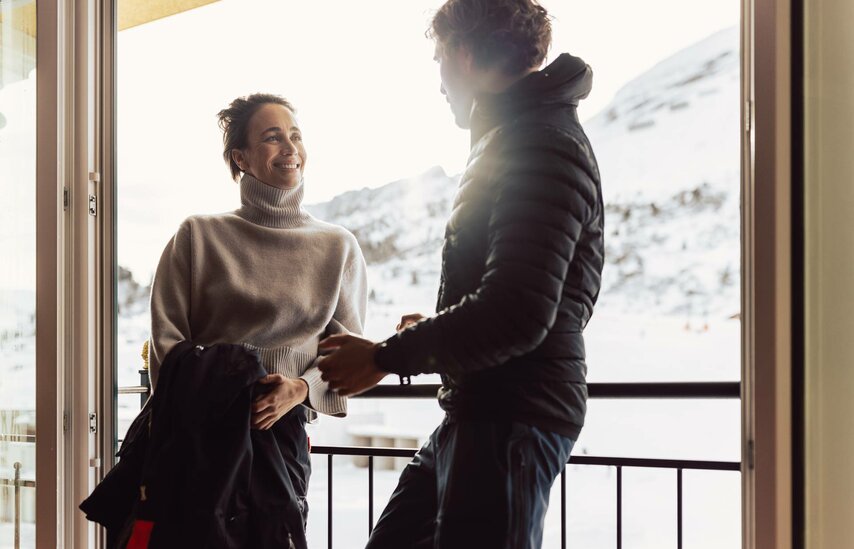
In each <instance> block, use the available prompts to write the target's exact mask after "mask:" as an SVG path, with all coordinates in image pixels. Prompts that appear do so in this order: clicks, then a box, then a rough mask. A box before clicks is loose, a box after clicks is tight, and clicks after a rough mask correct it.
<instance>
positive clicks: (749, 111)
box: [744, 101, 753, 133]
mask: <svg viewBox="0 0 854 549" xmlns="http://www.w3.org/2000/svg"><path fill="white" fill-rule="evenodd" d="M751 124H753V101H745V102H744V131H745V133H750V130H751V129H752V128H751Z"/></svg>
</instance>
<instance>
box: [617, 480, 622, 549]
mask: <svg viewBox="0 0 854 549" xmlns="http://www.w3.org/2000/svg"><path fill="white" fill-rule="evenodd" d="M622 547H623V468H622V466H620V465H617V549H622Z"/></svg>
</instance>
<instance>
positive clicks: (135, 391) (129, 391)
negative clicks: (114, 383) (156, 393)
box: [119, 385, 148, 395]
mask: <svg viewBox="0 0 854 549" xmlns="http://www.w3.org/2000/svg"><path fill="white" fill-rule="evenodd" d="M119 394H120V395H147V394H148V387H146V386H145V385H129V386H127V387H119Z"/></svg>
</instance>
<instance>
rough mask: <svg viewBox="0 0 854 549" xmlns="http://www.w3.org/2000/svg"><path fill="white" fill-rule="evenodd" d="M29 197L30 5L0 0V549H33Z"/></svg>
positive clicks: (32, 106) (32, 167) (32, 220)
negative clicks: (0, 201)
mask: <svg viewBox="0 0 854 549" xmlns="http://www.w3.org/2000/svg"><path fill="white" fill-rule="evenodd" d="M35 192H36V6H35V2H34V1H23V2H9V1H0V196H2V197H3V201H4V205H5V207H4V209H3V210H4V211H3V215H0V257H2V258H3V260H2V261H0V548H6V547H8V548H12V547H18V546H17V545H16V543H17V542H19V543H20V547H35V521H36V516H35V515H36V513H35V511H36V508H35V501H36V498H35V478H36V476H35V473H36V471H35V468H36V445H35V435H36V415H35V403H36V377H35V373H36V368H35V362H36V354H35V343H36V323H35V318H36V276H35V269H36V194H35ZM16 540H17V541H16Z"/></svg>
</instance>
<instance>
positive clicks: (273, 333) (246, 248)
mask: <svg viewBox="0 0 854 549" xmlns="http://www.w3.org/2000/svg"><path fill="white" fill-rule="evenodd" d="M294 113H295V111H294V108H293V107H292V106H291V104H290V103H288V102H287V101H286V100H284V99H283V98H281V97H278V96H275V95H269V94H254V95H250V96H248V97H245V98H238V99H235V100H234V101H232V102H231V104H230V105H229V106H228V108H226V109H223V110H222V111H220V112H219V115H218V118H219V125H220V128H221V129H222V131H223V144H224V151H223V157H224V159H225V161H226V163H227V164H228V165H229V167H230V169H231V174H232V177H233V178H234V179H235V180H238V179H239V183H240V198H241V204H242V206H241V207H240V208H238V209H237V210H235V211H233V212H229V213H225V214H216V215H194V216H191V217H189V218H188V219H186V220H185V221H184V222H183V223H182V224H181V226H180V228H179V229H178V232H177V233H176V234H175V236H174V237H173V238H172V240H171V241H170V242H169V244H168V245H167V246H166V249H165V250H164V252H163V255H162V257H161V259H160V263H159V265H158V267H157V272H156V274H155V277H154V282H153V285H152V291H151V321H152V326H151V334H152V338H151V341H152V345H151V350H152V352H151V379H152V383H153V384H154V386H155V390H156V384H157V376H158V370H159V366H160V364H161V363H162V362H163V359H164V357H165V356H166V354H167V353H168V352H169V350H170V349H171V348H172V347H173V346H174V345H175V344H176V343H178V342H179V341H182V340H189V341H192V342H194V343H196V344H201V345H212V344H215V343H239V344H242V345H244V346H245V347H248V348H250V349H253V350H255V351H257V352H258V354H259V356H260V358H261V362H262V365H263V366H264V367H265V368H266V370H267V372H268V373H269V375H268V376H266V377H265V378H263V379H262V380H261V383H264V384H266V385H267V386H269V389H270V390H269V391H267V392H265V393H264V394H263V395H262V396H260V397H259V398H258V399H257V400H256V401H255V402H254V404H253V408H252V427H253V428H254V429H270V428H271V427H274V426H275V427H274V429H275V431H276V435H277V439H280V440H281V439H282V438H283V437H284V438H286V439H288V440H286V442H285V444H286V445H287V446H288V447H290V448H291V449H292V452H288V453H289V454H291V455H290V456H286V461H287V460H289V459H290V461H291V463H288V469H289V471H288V472H289V473H290V476H291V477H292V481H293V483H294V487H295V489H296V491H297V493H298V495H299V497H300V498H301V501H300V504H301V508H302V509H303V515H304V516H305V513H306V509H307V508H306V506H305V499H304V498H305V494H306V491H307V484H308V477H309V473H310V461H309V455H308V443H307V439H306V434H305V422H306V407H307V408H309V409H311V410H315V411H317V412H321V413H324V414H329V415H333V416H344V415H345V414H346V411H347V406H346V400H345V399H344V398H343V397H339V396H338V395H337V394H335V393H334V392H331V391H330V390H329V389H328V387H327V385H326V383H325V382H323V381H322V380H321V379H320V372H319V371H318V369H317V367H316V363H317V361H318V360H319V358H318V353H317V344H318V342H319V341H320V339H322V338H323V337H325V336H326V335H329V334H334V333H342V332H348V331H349V332H355V333H361V332H362V326H363V324H364V319H365V307H366V300H367V298H366V295H367V294H366V273H365V261H364V259H363V257H362V253H361V250H360V249H359V245H358V243H357V242H356V239H355V237H354V236H353V235H352V234H351V233H349V232H348V231H347V230H345V229H343V228H341V227H338V226H336V225H331V224H329V223H324V222H322V221H319V220H317V219H315V218H314V217H312V216H311V215H310V214H309V213H308V212H307V211H306V210H305V209H304V208H303V207H302V198H303V190H304V186H303V173H304V171H305V165H306V160H307V155H306V151H305V146H304V145H303V141H302V135H301V133H300V129H299V126H298V124H297V121H296V118H295V116H294Z"/></svg>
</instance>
